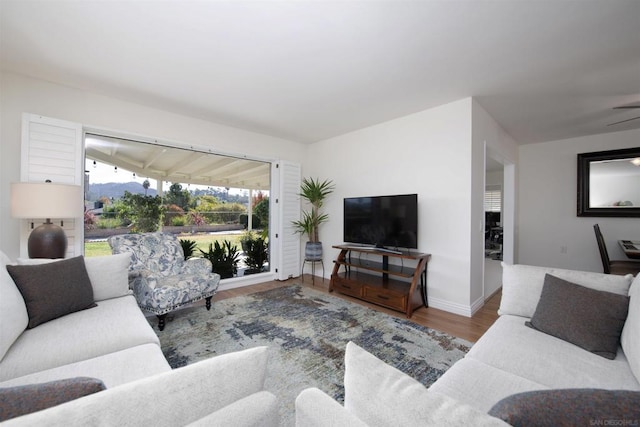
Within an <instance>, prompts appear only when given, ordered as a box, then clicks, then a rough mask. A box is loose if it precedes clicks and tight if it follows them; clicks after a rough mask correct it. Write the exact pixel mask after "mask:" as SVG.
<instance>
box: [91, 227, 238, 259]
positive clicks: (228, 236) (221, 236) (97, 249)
mask: <svg viewBox="0 0 640 427" xmlns="http://www.w3.org/2000/svg"><path fill="white" fill-rule="evenodd" d="M240 236H242V234H241V233H240V232H232V233H230V232H226V233H225V232H220V233H197V234H191V233H185V234H179V235H178V239H188V240H195V241H196V243H197V245H198V249H202V250H203V251H205V252H207V251H209V244H210V243H213V242H215V241H216V240H218V241H220V243H222V241H223V240H229V241H230V242H231V244H232V245H237V246H238V250H242V249H241V248H240ZM101 255H111V249H110V248H109V244H108V243H107V241H106V240H101V241H93V242H85V244H84V256H85V257H92V256H101ZM196 255H200V251H198V250H196Z"/></svg>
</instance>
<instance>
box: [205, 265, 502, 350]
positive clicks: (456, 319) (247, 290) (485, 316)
mask: <svg viewBox="0 0 640 427" xmlns="http://www.w3.org/2000/svg"><path fill="white" fill-rule="evenodd" d="M294 283H300V278H297V279H289V280H287V281H283V282H277V281H272V282H265V283H260V284H257V285H252V286H245V287H242V288H236V289H229V290H225V291H220V292H218V293H217V294H216V296H214V297H213V299H214V301H216V300H217V301H219V300H222V299H226V298H232V297H236V296H240V295H248V294H251V293H254V292H261V291H266V290H269V289H274V288H278V287H281V286H288V285H292V284H294ZM303 285H304V286H309V287H311V286H312V284H311V276H310V275H305V277H304V282H303ZM313 288H314V289H316V290H318V291H321V292H326V293H328V292H329V291H328V289H329V280H326V279H325V280H324V283H323V282H322V279H319V278H317V277H316V280H315V284H314V286H313ZM332 295H334V296H336V297H339V298H343V299H345V300H348V301H351V302H353V303H356V304H360V305H364V306H367V307H370V308H372V309H374V310H377V311H381V312H384V313H387V314H389V315H392V316H396V317H401V318H404V317H405V316H404V314H402V313H398V312H396V311H393V310H389V309H386V308H384V307H380V306H377V305H375V304H370V303H367V302H365V301H360V300H358V299H355V298H351V297H349V296H347V295H342V294H340V293H337V292H332ZM501 296H502V294H501V292H499V291H498V292H497V293H496V294H494V295H493V296H491V297H490V298H489V299H488V300H487V301H486V303H485V305H484V306H483V307H482V308H481V309H480V310H478V312H477V313H476V314H475V315H474V316H473V317H470V318H469V317H465V316H459V315H457V314H452V313H449V312H446V311H442V310H438V309H436V308H432V307H429V308H426V307H422V308H419V309H418V310H416V311H414V313H413V316H411V319H410V320H412V321H414V322H416V323H417V324H419V325H422V326H426V327H428V328H431V329H435V330H437V331H441V332H446V333H448V334H450V335H453V336H456V337H459V338H463V339H465V340H468V341H471V342H475V341H477V340H478V338H480V337H481V336H482V335H483V334H484V333H485V332H486V330H487V329H489V327H490V326H491V325H492V324H493V322H495V321H496V319H497V318H498V313H497V311H498V307H499V306H500V297H501Z"/></svg>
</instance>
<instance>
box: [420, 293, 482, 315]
mask: <svg viewBox="0 0 640 427" xmlns="http://www.w3.org/2000/svg"><path fill="white" fill-rule="evenodd" d="M429 307H433V308H437V309H438V310H443V311H448V312H449V313H453V314H458V315H460V316H465V317H471V316H472V315H473V312H472V310H471V307H470V306H468V305H464V304H459V303H456V302H451V301H447V300H443V299H440V298H433V297H429Z"/></svg>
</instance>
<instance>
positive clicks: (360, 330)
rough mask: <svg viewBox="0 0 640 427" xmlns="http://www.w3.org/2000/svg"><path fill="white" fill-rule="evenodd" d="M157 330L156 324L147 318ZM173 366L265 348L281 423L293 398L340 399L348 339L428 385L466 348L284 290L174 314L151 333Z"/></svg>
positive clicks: (399, 321)
mask: <svg viewBox="0 0 640 427" xmlns="http://www.w3.org/2000/svg"><path fill="white" fill-rule="evenodd" d="M149 321H150V322H152V325H153V326H154V327H156V325H155V324H156V321H155V319H152V318H150V319H149ZM158 335H159V337H160V343H161V345H162V351H163V353H164V355H165V357H166V358H167V360H168V361H169V364H170V365H171V366H172V367H173V368H178V367H180V366H184V365H187V364H190V363H194V362H197V361H199V360H203V359H207V358H209V357H213V356H217V355H220V354H225V353H229V352H233V351H238V350H243V349H247V348H251V347H255V346H262V345H266V346H268V347H269V362H268V372H267V379H266V384H265V388H266V389H267V390H269V391H271V392H272V393H273V394H275V395H276V396H277V397H278V401H279V404H280V408H279V410H280V417H281V420H282V425H285V426H291V425H294V421H295V417H294V410H295V409H294V402H295V398H296V396H297V395H298V393H300V391H302V390H303V389H305V388H307V387H318V388H319V389H321V390H323V391H324V392H326V393H327V394H329V395H330V396H332V397H333V398H334V399H336V400H337V401H338V402H341V403H342V402H343V401H344V387H343V379H344V350H345V347H346V345H347V342H349V341H353V342H355V343H356V344H358V345H359V346H361V347H363V348H364V349H366V350H367V351H369V352H370V353H372V354H374V355H375V356H377V357H378V358H380V359H382V360H384V361H385V362H387V363H388V364H390V365H392V366H395V367H396V368H398V369H399V370H401V371H403V372H405V373H407V374H408V375H410V376H411V377H413V378H415V379H416V380H418V381H420V382H421V383H422V384H424V385H425V386H429V385H430V384H432V383H433V382H434V381H435V380H436V379H438V378H439V377H440V376H441V375H442V374H443V373H444V372H445V371H446V370H447V369H448V368H449V367H451V365H453V364H454V363H455V362H456V361H457V360H459V359H461V358H462V357H464V355H465V354H466V353H467V351H468V350H469V348H470V346H471V343H469V342H468V341H465V340H462V339H459V338H455V337H452V336H450V335H447V334H444V333H441V332H437V331H434V330H432V329H429V328H426V327H423V326H420V325H417V324H415V323H413V322H411V321H410V320H407V319H404V318H396V317H393V316H390V315H387V314H384V313H381V312H378V311H375V310H372V309H370V308H367V307H364V306H362V305H359V304H356V303H353V302H349V301H347V300H344V299H341V298H339V297H335V296H332V295H330V294H326V293H322V292H319V291H316V290H314V289H311V288H309V287H306V286H300V285H290V286H285V287H281V288H277V289H273V290H269V291H264V292H258V293H255V294H251V295H247V296H242V297H235V298H229V299H225V300H221V301H215V297H214V303H213V306H212V307H211V311H207V310H205V309H204V307H192V308H188V309H185V310H181V311H178V312H176V313H175V316H174V319H173V321H170V322H167V326H166V328H165V330H164V331H162V332H158Z"/></svg>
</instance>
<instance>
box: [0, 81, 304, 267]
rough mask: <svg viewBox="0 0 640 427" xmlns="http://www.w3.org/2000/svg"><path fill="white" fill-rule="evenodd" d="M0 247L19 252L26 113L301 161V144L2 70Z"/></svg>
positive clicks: (9, 252)
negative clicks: (16, 214) (16, 184)
mask: <svg viewBox="0 0 640 427" xmlns="http://www.w3.org/2000/svg"><path fill="white" fill-rule="evenodd" d="M0 93H1V97H0V125H1V126H0V168H1V170H0V250H2V251H3V252H5V253H6V254H7V255H9V256H10V257H12V258H15V257H17V256H18V247H19V232H18V229H19V226H18V224H19V222H18V221H17V220H15V219H13V218H11V215H10V211H9V183H10V182H12V181H19V180H20V144H21V115H22V113H23V112H28V113H34V114H39V115H43V116H48V117H52V118H57V119H64V120H69V121H73V122H78V123H81V124H83V125H85V126H91V127H98V128H106V129H110V130H114V131H120V132H124V133H130V134H134V135H141V136H147V137H154V138H157V139H160V140H163V141H167V142H174V143H182V144H188V145H193V146H196V147H207V148H211V149H212V150H213V151H215V152H219V153H224V154H245V155H248V156H251V157H254V158H259V159H264V160H274V159H284V160H289V161H292V162H296V163H302V161H303V160H304V154H305V153H306V149H307V147H306V146H305V145H303V144H300V143H297V142H293V141H287V140H283V139H279V138H274V137H270V136H266V135H262V134H258V133H254V132H248V131H244V130H240V129H236V128H232V127H228V126H222V125H218V124H215V123H212V122H208V121H204V120H199V119H196V118H192V117H187V116H182V115H179V114H174V113H171V112H167V111H163V110H160V109H156V108H149V107H145V106H141V105H138V104H133V103H130V102H126V101H122V100H119V99H115V98H110V97H107V96H103V95H97V94H94V93H89V92H86V91H82V90H78V89H74V88H70V87H67V86H62V85H57V84H53V83H49V82H46V81H43V80H37V79H32V78H29V77H25V76H21V75H16V74H12V73H2V74H1V75H0Z"/></svg>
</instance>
